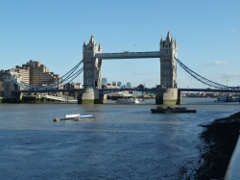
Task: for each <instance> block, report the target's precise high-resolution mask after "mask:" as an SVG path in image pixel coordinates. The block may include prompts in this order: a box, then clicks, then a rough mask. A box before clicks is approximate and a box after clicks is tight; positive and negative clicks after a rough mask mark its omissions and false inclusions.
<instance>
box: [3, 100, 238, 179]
mask: <svg viewBox="0 0 240 180" xmlns="http://www.w3.org/2000/svg"><path fill="white" fill-rule="evenodd" d="M214 100H215V99H212V98H195V99H194V98H186V99H184V100H183V105H182V106H184V107H187V108H189V109H196V110H197V113H186V114H152V113H151V111H150V109H151V108H155V107H156V105H155V104H154V102H153V101H144V102H141V104H136V105H121V104H116V103H111V102H109V103H106V104H102V105H78V104H74V103H69V104H65V103H56V104H0V179H14V180H15V179H63V180H64V179H71V180H72V179H138V180H139V179H167V180H169V179H170V180H175V179H185V178H186V174H191V172H192V171H193V169H194V168H195V167H197V166H198V165H199V164H198V161H199V156H200V152H199V147H200V146H201V145H202V144H203V142H202V139H201V138H200V137H199V134H200V133H201V132H202V130H203V128H202V127H201V126H199V124H208V123H210V122H212V121H213V120H214V119H216V118H222V117H227V116H229V115H232V114H233V113H236V112H239V107H240V105H239V104H238V103H232V104H224V103H214ZM76 113H81V114H93V115H94V116H96V118H95V119H84V120H80V121H59V122H53V119H54V118H62V117H64V116H65V114H76Z"/></svg>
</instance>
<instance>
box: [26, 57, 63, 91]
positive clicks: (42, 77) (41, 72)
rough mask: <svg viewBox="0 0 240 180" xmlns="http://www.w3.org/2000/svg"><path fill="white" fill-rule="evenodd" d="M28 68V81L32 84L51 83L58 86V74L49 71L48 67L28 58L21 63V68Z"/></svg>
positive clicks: (42, 84)
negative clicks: (27, 60) (24, 62)
mask: <svg viewBox="0 0 240 180" xmlns="http://www.w3.org/2000/svg"><path fill="white" fill-rule="evenodd" d="M26 68H29V70H30V78H29V83H30V84H31V85H34V86H44V85H46V84H52V85H56V86H57V87H59V86H60V85H59V82H60V81H61V80H60V75H59V74H54V73H53V72H49V70H48V68H47V67H46V66H45V65H43V64H41V62H39V61H32V60H30V61H29V62H27V63H26V64H23V65H22V69H26Z"/></svg>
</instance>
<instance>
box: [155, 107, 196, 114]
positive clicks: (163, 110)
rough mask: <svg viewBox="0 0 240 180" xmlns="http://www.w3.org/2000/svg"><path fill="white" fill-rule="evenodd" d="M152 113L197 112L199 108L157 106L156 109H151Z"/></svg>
mask: <svg viewBox="0 0 240 180" xmlns="http://www.w3.org/2000/svg"><path fill="white" fill-rule="evenodd" d="M151 111H152V113H196V112H197V110H194V109H187V108H186V107H176V108H172V107H167V108H163V107H157V108H156V109H151Z"/></svg>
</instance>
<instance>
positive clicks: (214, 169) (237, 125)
mask: <svg viewBox="0 0 240 180" xmlns="http://www.w3.org/2000/svg"><path fill="white" fill-rule="evenodd" d="M201 126H203V127H204V131H203V132H202V133H201V134H200V136H201V138H202V139H203V141H204V146H203V147H201V148H200V153H201V159H200V160H199V167H198V168H197V169H196V171H195V175H194V177H195V178H194V179H223V178H224V176H225V173H226V170H227V167H228V164H229V162H230V159H231V156H232V153H233V151H234V148H235V145H236V143H237V140H238V137H239V130H240V112H238V113H236V114H233V115H231V116H229V117H227V118H221V119H216V120H215V121H213V122H212V123H211V124H209V125H201Z"/></svg>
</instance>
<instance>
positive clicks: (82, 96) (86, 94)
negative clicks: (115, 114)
mask: <svg viewBox="0 0 240 180" xmlns="http://www.w3.org/2000/svg"><path fill="white" fill-rule="evenodd" d="M103 102H104V95H101V94H99V89H94V88H86V89H83V90H79V91H78V104H103Z"/></svg>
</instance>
